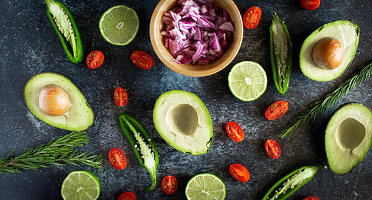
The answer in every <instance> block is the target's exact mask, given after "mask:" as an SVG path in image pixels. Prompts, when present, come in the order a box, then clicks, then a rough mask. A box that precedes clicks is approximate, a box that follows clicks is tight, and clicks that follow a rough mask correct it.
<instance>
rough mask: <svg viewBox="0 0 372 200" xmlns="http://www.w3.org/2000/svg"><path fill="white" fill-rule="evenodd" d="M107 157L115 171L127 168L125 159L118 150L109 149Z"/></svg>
mask: <svg viewBox="0 0 372 200" xmlns="http://www.w3.org/2000/svg"><path fill="white" fill-rule="evenodd" d="M108 157H109V160H110V163H111V164H112V166H114V167H115V168H116V169H117V170H122V169H124V168H126V167H127V159H126V158H125V155H124V153H123V152H122V151H121V150H120V149H118V148H113V149H111V150H110V152H109V155H108Z"/></svg>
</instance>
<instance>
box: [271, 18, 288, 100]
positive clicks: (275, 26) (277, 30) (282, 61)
mask: <svg viewBox="0 0 372 200" xmlns="http://www.w3.org/2000/svg"><path fill="white" fill-rule="evenodd" d="M270 56H271V67H272V69H273V75H274V82H275V86H276V89H277V90H278V92H279V93H280V94H284V93H285V92H286V91H287V89H288V84H289V76H290V74H291V70H292V43H291V39H290V37H289V33H288V29H287V26H286V25H285V24H284V22H283V21H282V20H281V19H279V17H278V15H276V13H275V12H274V13H273V21H272V23H271V26H270Z"/></svg>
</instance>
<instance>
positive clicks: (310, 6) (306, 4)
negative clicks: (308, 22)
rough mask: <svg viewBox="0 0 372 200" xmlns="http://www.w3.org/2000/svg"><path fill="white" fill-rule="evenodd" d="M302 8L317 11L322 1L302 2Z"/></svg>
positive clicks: (309, 0) (306, 0) (308, 0)
mask: <svg viewBox="0 0 372 200" xmlns="http://www.w3.org/2000/svg"><path fill="white" fill-rule="evenodd" d="M300 4H301V6H302V7H303V8H305V9H306V10H315V9H317V8H318V7H319V5H320V0H301V2H300Z"/></svg>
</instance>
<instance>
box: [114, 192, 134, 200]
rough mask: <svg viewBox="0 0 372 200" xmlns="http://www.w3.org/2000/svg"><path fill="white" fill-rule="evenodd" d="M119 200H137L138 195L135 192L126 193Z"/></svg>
mask: <svg viewBox="0 0 372 200" xmlns="http://www.w3.org/2000/svg"><path fill="white" fill-rule="evenodd" d="M118 200H136V195H135V194H134V193H133V192H124V193H122V194H121V195H120V196H119V197H118Z"/></svg>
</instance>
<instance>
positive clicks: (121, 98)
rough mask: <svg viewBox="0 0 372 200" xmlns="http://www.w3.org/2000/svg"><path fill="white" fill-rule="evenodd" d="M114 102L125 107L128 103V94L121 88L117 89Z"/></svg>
mask: <svg viewBox="0 0 372 200" xmlns="http://www.w3.org/2000/svg"><path fill="white" fill-rule="evenodd" d="M114 101H115V104H116V105H117V106H125V105H127V103H128V94H127V92H126V91H125V90H124V89H123V88H121V87H117V88H116V89H115V92H114Z"/></svg>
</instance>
